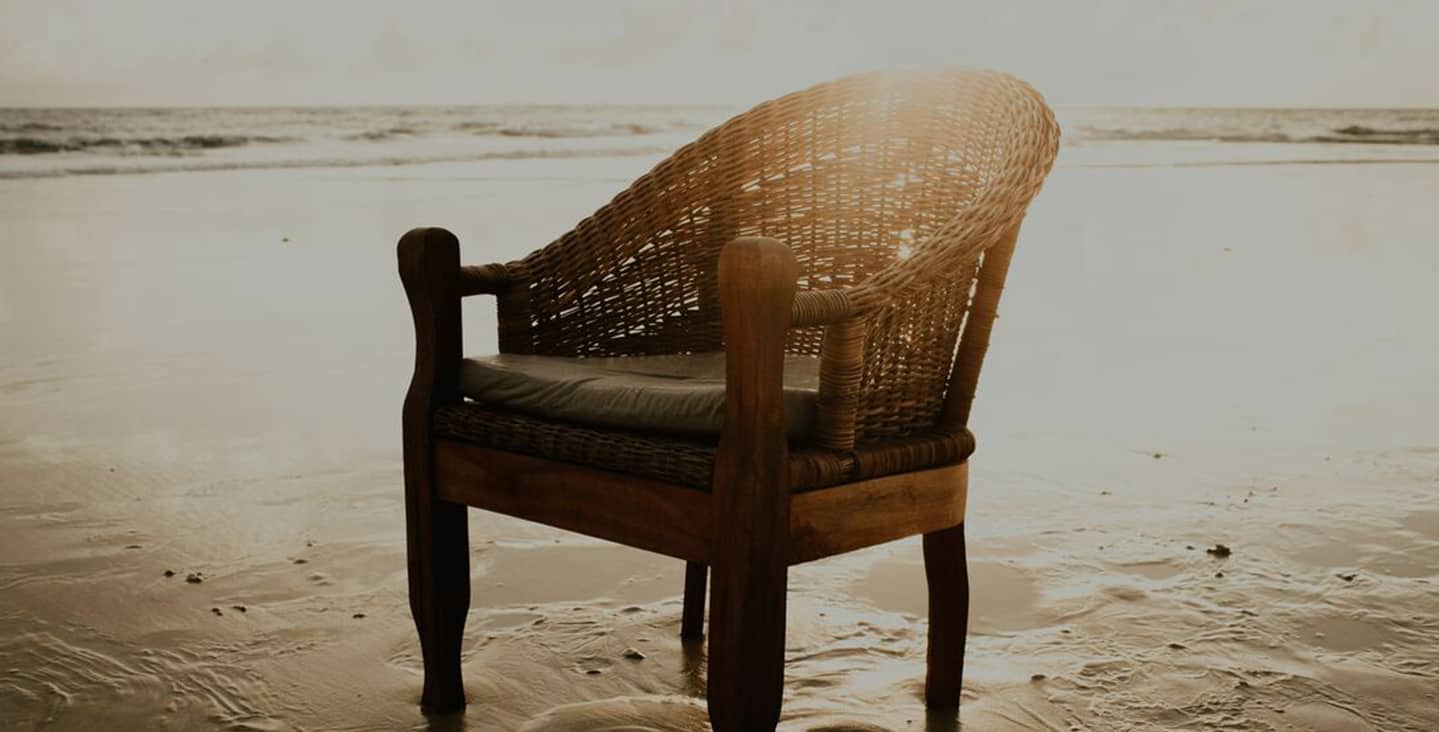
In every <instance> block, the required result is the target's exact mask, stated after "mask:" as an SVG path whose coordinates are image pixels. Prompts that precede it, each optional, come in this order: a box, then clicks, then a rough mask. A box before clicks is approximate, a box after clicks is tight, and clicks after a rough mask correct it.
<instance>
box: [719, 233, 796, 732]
mask: <svg viewBox="0 0 1439 732" xmlns="http://www.w3.org/2000/svg"><path fill="white" fill-rule="evenodd" d="M798 276H799V267H798V265H797V264H796V263H795V259H794V255H793V254H792V253H791V252H790V250H789V248H788V247H786V246H785V245H784V244H782V243H780V242H778V241H775V240H773V239H737V240H735V241H734V242H732V243H730V244H729V245H728V246H726V247H725V249H724V251H723V252H722V253H721V255H720V262H719V284H720V308H721V312H722V315H723V319H724V334H725V424H724V431H723V433H722V435H721V437H720V443H719V449H718V451H717V453H716V455H715V472H714V497H715V527H714V533H713V547H712V551H711V558H712V561H713V579H712V585H713V593H714V604H713V607H712V608H711V609H710V632H709V682H708V697H709V711H710V722H711V724H712V726H713V728H714V730H715V732H763V731H764V730H773V729H774V728H775V726H776V725H778V724H779V715H780V704H781V702H782V700H783V696H784V623H785V592H786V589H787V582H788V571H789V507H790V489H789V469H788V464H789V463H788V461H789V455H788V448H787V446H786V443H785V431H784V409H783V403H782V394H783V372H784V343H785V333H786V331H787V330H788V327H789V319H790V309H791V307H792V305H793V303H794V292H795V282H796V279H797V278H798Z"/></svg>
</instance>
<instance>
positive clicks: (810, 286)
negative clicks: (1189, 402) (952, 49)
mask: <svg viewBox="0 0 1439 732" xmlns="http://www.w3.org/2000/svg"><path fill="white" fill-rule="evenodd" d="M1058 136H1059V132H1058V128H1057V126H1056V124H1055V122H1054V117H1053V115H1052V113H1051V111H1050V110H1049V108H1048V107H1047V106H1045V104H1044V102H1043V100H1042V99H1041V98H1040V96H1039V95H1038V94H1037V93H1035V91H1034V90H1033V89H1031V88H1030V87H1029V86H1028V85H1026V84H1025V83H1023V82H1021V81H1019V80H1017V79H1014V78H1012V77H1010V76H1006V75H1003V74H998V73H992V72H984V71H970V70H955V69H949V70H942V71H924V72H903V73H875V74H866V75H860V76H854V77H849V78H845V79H841V80H839V81H834V82H830V83H825V84H820V85H818V86H815V87H813V88H810V89H807V90H805V91H801V92H797V93H794V94H790V95H788V96H784V97H781V98H779V99H775V100H772V101H768V102H765V103H763V104H760V105H759V106H757V107H755V108H753V109H751V110H749V111H748V112H745V113H743V114H741V115H739V116H737V117H734V118H733V119H731V120H729V121H728V122H726V123H724V124H723V125H720V126H719V127H717V128H715V129H713V130H710V131H709V132H707V133H705V134H704V135H703V136H701V137H700V138H699V139H698V140H696V141H695V142H693V143H691V144H689V145H687V146H685V147H683V148H682V149H680V150H679V151H678V152H676V153H675V154H674V155H673V156H671V157H670V158H669V159H667V160H665V161H664V162H662V163H660V164H659V165H658V166H656V167H655V168H654V169H653V170H652V171H650V172H649V173H648V174H646V175H644V176H643V177H641V178H640V179H639V180H637V181H635V183H634V184H633V185H632V186H630V188H629V189H628V190H626V191H624V192H623V193H621V194H619V195H618V196H617V197H616V198H615V199H614V200H613V201H611V202H610V203H609V204H608V205H606V206H604V207H603V208H601V209H599V211H597V212H596V213H595V214H594V215H593V216H590V217H589V218H587V219H585V220H584V221H581V222H580V223H579V225H578V226H577V227H575V229H574V230H573V231H571V232H569V233H568V234H565V235H564V236H562V237H560V238H559V239H558V240H556V241H554V242H552V243H551V244H549V245H548V246H546V247H544V248H542V249H540V250H538V251H536V252H534V253H532V254H530V255H529V256H527V257H525V258H524V259H522V260H519V261H515V262H510V263H507V264H489V265H484V266H461V264H460V261H459V244H458V242H457V240H456V239H455V237H454V236H453V235H452V234H450V233H449V232H447V231H445V230H443V229H435V228H427V229H415V230H413V231H411V232H409V233H408V234H406V235H405V236H404V237H403V238H402V239H401V240H400V242H399V268H400V276H401V279H402V280H403V282H404V286H405V290H406V293H407V295H408V297H409V301H410V306H411V308H412V310H413V314H414V322H415V331H416V341H417V345H416V354H415V372H414V378H413V381H412V382H411V384H410V388H409V392H408V395H407V396H406V398H405V405H404V459H405V494H406V503H405V506H406V515H407V522H408V554H409V578H410V579H409V581H410V604H411V609H412V610H413V613H414V617H415V623H416V625H417V626H418V629H419V635H420V642H421V648H422V651H423V655H424V671H425V682H424V692H423V697H422V704H423V706H424V707H425V708H427V709H429V710H434V711H445V710H453V709H456V708H459V707H461V706H462V705H464V703H465V696H464V690H463V686H462V682H461V674H460V665H461V664H460V647H461V637H462V634H463V627H464V623H465V615H466V613H467V611H468V606H469V594H470V574H469V563H468V556H469V553H468V536H467V528H466V517H465V511H466V507H467V506H473V507H478V508H483V509H487V510H491V511H497V512H501V513H505V514H509V515H512V516H518V517H521V518H525V519H529V520H533V521H538V522H541V523H545V524H549V525H552V526H557V527H561V528H564V529H569V530H573V531H577V532H581V533H584V534H588V535H591V536H595V537H599V538H603V539H608V540H613V541H616V542H620V543H623V544H627V545H630V546H634V547H639V548H642V549H647V550H650V551H655V552H659V553H661V554H665V555H668V556H672V557H675V558H678V559H683V560H685V561H686V562H688V564H687V571H686V576H685V591H684V611H683V619H682V635H683V636H684V637H685V638H689V639H693V638H698V637H699V636H700V635H701V633H702V628H703V625H704V603H705V589H706V581H707V580H710V581H711V583H712V590H713V602H712V607H711V609H710V617H709V648H708V674H709V676H708V684H707V686H708V699H709V709H710V715H711V718H712V721H713V726H714V729H716V730H718V731H719V732H730V731H731V730H743V731H745V732H750V731H752V730H765V729H773V728H774V727H775V725H776V724H777V723H778V720H779V714H780V702H781V696H782V691H783V678H784V670H783V661H784V627H785V617H784V616H785V590H786V577H787V572H788V567H789V566H790V565H792V564H797V563H801V562H808V561H811V560H815V559H820V558H822V557H827V556H831V555H834V554H839V553H841V552H848V551H851V550H854V549H859V548H862V547H867V546H872V545H875V544H879V543H882V542H887V541H891V540H895V539H900V538H903V537H907V536H913V535H915V534H923V535H924V560H925V568H926V576H927V579H928V583H929V591H930V596H929V610H930V630H929V653H928V674H927V679H926V693H925V697H926V702H927V704H928V705H929V706H930V707H932V708H949V707H957V706H958V703H959V694H960V686H961V677H962V672H963V660H964V644H965V634H966V627H967V622H968V604H969V581H968V576H967V571H966V568H965V567H966V565H965V546H964V523H963V521H964V506H965V498H966V495H967V486H966V475H967V463H966V460H967V458H968V457H969V455H970V453H971V452H972V451H973V448H974V440H973V437H972V436H971V434H970V432H969V431H968V429H967V428H966V422H967V419H968V416H969V412H970V403H971V401H972V399H973V396H974V390H975V384H976V382H977V380H978V377H979V370H980V363H981V361H982V359H983V357H984V353H985V350H986V347H987V345H988V341H989V335H990V328H991V326H992V323H993V321H994V318H995V308H996V304H997V302H998V300H999V296H1000V291H1001V289H1002V287H1003V284H1004V280H1005V274H1006V272H1007V270H1008V268H1009V262H1010V256H1011V254H1012V252H1013V249H1014V244H1015V239H1016V236H1017V234H1018V231H1019V225H1020V221H1021V219H1022V218H1023V216H1024V213H1025V210H1026V207H1027V206H1028V204H1029V202H1030V200H1031V199H1032V198H1033V197H1034V195H1035V194H1036V193H1037V192H1038V190H1039V188H1040V184H1041V183H1042V181H1043V179H1044V177H1045V176H1046V174H1047V173H1048V172H1049V169H1050V167H1051V165H1052V164H1053V160H1054V156H1055V154H1056V151H1057V148H1058ZM477 294H488V295H494V296H496V297H497V299H498V314H499V345H500V351H501V353H502V354H514V355H520V356H525V357H534V358H536V359H538V360H540V361H543V360H545V359H575V360H574V361H569V362H564V363H573V364H576V365H579V366H583V365H585V364H588V363H594V361H591V360H590V359H605V361H606V362H607V363H614V362H616V361H617V360H618V362H619V363H621V364H623V363H628V362H627V361H623V360H620V359H636V358H642V357H653V356H659V355H674V354H705V353H715V352H722V353H723V356H721V359H722V362H723V364H724V371H723V378H722V383H721V384H720V387H719V389H720V391H718V392H717V394H718V396H717V397H716V398H717V399H719V400H720V401H719V402H716V406H715V408H716V409H718V410H720V411H722V426H716V428H715V429H714V430H712V431H711V432H709V433H706V432H705V431H704V430H703V429H701V430H699V431H689V432H671V431H665V430H657V429H653V428H650V427H647V426H645V425H632V426H625V425H613V424H611V425H606V424H600V423H595V422H590V421H587V420H585V419H583V418H581V419H568V418H554V417H552V416H546V415H545V414H536V413H533V412H530V411H525V410H522V409H514V408H510V407H509V406H507V405H506V404H505V403H493V402H491V401H487V400H486V399H485V398H474V397H473V395H471V396H469V397H467V396H466V394H465V391H464V390H463V388H462V383H461V382H462V381H463V377H462V371H463V369H464V368H466V366H464V364H468V363H469V362H468V361H466V360H465V359H463V358H462V346H461V335H460V333H461V327H460V300H461V298H463V297H466V296H471V295H477ZM504 357H508V356H504ZM681 358H683V356H681ZM795 359H810V360H812V361H813V362H815V364H816V365H817V373H818V379H817V385H813V386H811V387H801V388H799V389H798V391H795V392H794V393H797V394H799V395H800V397H801V398H804V399H808V400H809V401H808V402H806V403H807V404H808V405H809V406H808V408H809V409H810V410H811V413H812V424H809V425H808V426H807V429H806V430H805V431H804V432H803V433H802V434H798V435H797V434H796V433H795V432H793V431H791V432H789V433H787V431H786V426H787V425H786V424H785V420H786V414H787V409H788V408H787V406H786V403H787V402H786V400H787V399H788V398H789V396H790V395H791V391H792V390H791V389H789V388H788V387H787V386H786V385H785V380H786V372H785V369H786V364H787V362H789V361H792V360H795ZM806 388H808V391H806V390H805V389H806ZM642 391H643V390H642ZM710 570H712V577H707V574H709V573H710Z"/></svg>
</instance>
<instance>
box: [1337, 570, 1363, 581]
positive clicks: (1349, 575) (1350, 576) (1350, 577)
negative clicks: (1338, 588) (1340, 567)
mask: <svg viewBox="0 0 1439 732" xmlns="http://www.w3.org/2000/svg"><path fill="white" fill-rule="evenodd" d="M1335 576H1336V577H1338V578H1339V579H1342V580H1344V581H1345V582H1353V581H1354V578H1355V577H1358V576H1359V573H1357V572H1340V573H1339V574H1337V575H1335Z"/></svg>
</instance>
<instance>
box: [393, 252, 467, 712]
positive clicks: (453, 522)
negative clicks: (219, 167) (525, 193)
mask: <svg viewBox="0 0 1439 732" xmlns="http://www.w3.org/2000/svg"><path fill="white" fill-rule="evenodd" d="M399 260H400V279H401V280H402V281H403V282H404V285H405V294H406V295H407V296H408V298H409V301H410V310H411V313H412V314H413V315H414V319H415V373H414V376H413V378H412V379H411V381H410V390H409V392H408V393H406V395H405V406H404V413H403V417H402V419H403V425H402V426H403V438H404V460H405V524H406V526H405V528H406V532H405V533H406V553H407V555H408V560H409V578H410V612H411V613H412V614H413V615H414V618H415V628H416V629H417V630H418V631H419V635H420V652H421V654H422V656H423V658H424V669H425V685H424V692H423V693H422V695H421V697H420V703H421V705H422V706H423V707H424V708H425V709H426V710H428V711H433V712H448V711H454V710H457V709H460V708H461V707H463V706H464V705H465V689H464V682H463V680H462V678H461V672H460V647H461V644H462V642H463V640H464V633H465V616H466V614H467V613H468V612H469V608H470V556H469V555H470V551H469V528H468V525H467V521H466V519H467V516H466V508H465V506H463V505H461V504H457V503H450V502H448V501H442V500H440V499H439V497H438V496H437V495H436V485H435V475H434V454H435V445H434V437H433V435H432V433H431V428H430V415H431V414H432V413H433V410H434V408H435V406H436V405H437V404H440V403H443V402H445V401H447V400H450V399H453V398H455V395H456V394H457V393H458V387H457V379H458V368H459V362H460V348H461V344H460V295H459V290H458V287H459V271H460V250H459V242H458V241H457V240H456V239H455V237H454V235H453V234H450V233H449V232H447V231H444V230H443V229H415V230H414V231H411V232H410V233H408V234H406V235H405V236H404V237H403V238H402V239H400V244H399Z"/></svg>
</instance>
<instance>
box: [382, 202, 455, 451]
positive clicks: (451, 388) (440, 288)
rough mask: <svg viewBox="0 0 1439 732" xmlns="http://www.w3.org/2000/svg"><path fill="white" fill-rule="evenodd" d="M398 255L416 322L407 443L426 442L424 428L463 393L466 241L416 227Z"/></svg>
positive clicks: (406, 409)
mask: <svg viewBox="0 0 1439 732" xmlns="http://www.w3.org/2000/svg"><path fill="white" fill-rule="evenodd" d="M396 255H397V258H398V259H399V269H400V281H401V282H402V283H404V286H405V296H406V298H407V299H409V301H410V313H411V315H412V316H413V317H414V321H415V372H414V375H413V377H412V378H411V380H410V390H409V392H407V393H406V395H405V407H404V419H405V425H406V437H405V439H406V440H407V441H410V440H412V439H413V440H423V439H428V438H427V437H425V436H424V435H425V433H427V430H426V429H424V427H423V426H424V425H427V424H428V422H429V417H428V414H429V412H430V411H431V410H432V409H433V408H434V407H435V406H437V405H439V404H442V403H444V402H446V401H450V400H452V399H454V398H455V396H456V394H457V392H458V382H459V366H460V349H461V335H460V295H459V288H458V285H459V278H458V277H457V276H456V275H457V273H458V272H459V269H460V242H459V240H458V239H456V238H455V235H454V234H451V233H450V232H448V231H445V230H444V229H431V228H419V229H411V230H410V231H409V232H408V233H406V234H405V235H404V236H403V237H401V238H400V243H399V245H398V246H397V247H396ZM411 433H414V434H411Z"/></svg>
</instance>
